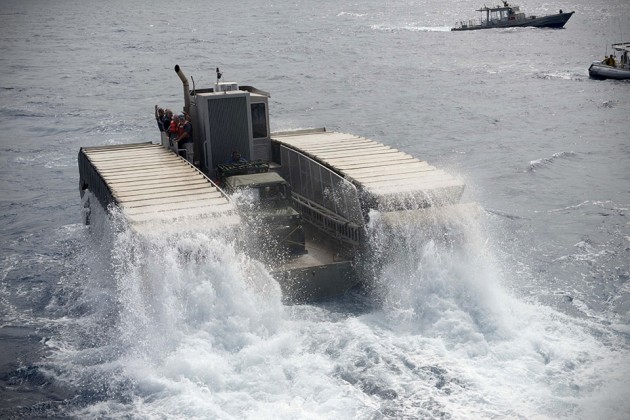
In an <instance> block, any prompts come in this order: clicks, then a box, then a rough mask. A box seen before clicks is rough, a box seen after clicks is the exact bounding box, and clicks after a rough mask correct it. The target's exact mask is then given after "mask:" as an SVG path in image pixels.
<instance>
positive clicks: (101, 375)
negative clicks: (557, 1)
mask: <svg viewBox="0 0 630 420" xmlns="http://www.w3.org/2000/svg"><path fill="white" fill-rule="evenodd" d="M582 3H584V4H580V2H578V3H577V4H575V10H576V14H575V15H574V16H573V17H572V19H571V20H570V21H569V23H568V24H567V28H566V29H565V30H562V31H545V30H533V29H519V30H504V31H478V32H477V31H475V32H474V33H472V32H471V33H457V34H455V33H451V32H449V31H446V30H445V29H446V28H447V27H448V26H449V25H451V24H452V23H453V22H455V21H456V20H461V19H465V18H472V17H474V16H475V12H474V9H475V8H477V7H478V6H480V4H474V2H472V3H469V4H468V5H459V4H458V5H452V4H451V5H445V4H443V3H442V2H434V1H429V0H424V1H421V2H420V3H417V2H416V3H413V4H412V3H409V2H402V3H395V4H392V3H382V2H371V1H370V2H364V3H361V4H355V3H352V4H349V3H348V4H345V3H338V2H324V3H318V4H314V3H313V4H311V3H307V2H298V3H295V4H277V5H276V4H263V3H257V2H252V3H251V4H249V5H248V6H247V7H242V5H240V4H235V5H227V4H226V5H220V6H217V5H214V6H212V7H209V6H208V5H207V4H205V3H203V4H202V3H201V2H195V1H191V2H187V1H185V2H182V3H180V4H178V12H177V13H176V14H175V15H174V13H173V10H172V9H171V8H169V7H166V6H164V7H160V8H157V9H156V7H155V4H154V3H151V4H146V5H145V4H143V3H142V2H140V3H124V2H114V3H111V2H110V3H107V4H105V3H103V4H90V5H89V6H88V5H82V4H76V3H74V2H66V1H60V2H56V3H55V9H56V10H55V12H54V13H53V11H52V10H46V6H40V5H37V6H36V5H35V3H33V2H10V3H9V4H8V5H6V6H5V12H4V14H1V15H0V19H2V22H3V40H2V41H1V43H2V45H3V46H4V47H5V49H6V51H8V54H5V55H4V61H2V67H3V70H5V71H3V76H2V77H1V78H0V98H1V101H0V126H2V127H3V133H4V135H3V137H2V140H1V141H0V143H1V145H2V153H1V154H0V174H1V175H2V177H1V179H2V196H1V197H0V203H1V211H2V216H3V220H4V221H5V228H4V229H3V235H2V236H3V241H2V242H3V244H2V250H3V251H2V265H1V271H0V273H1V275H2V277H1V281H0V304H1V306H0V308H1V309H0V314H1V321H2V324H1V325H2V328H0V343H1V344H0V345H1V346H2V348H3V350H4V351H2V352H0V354H1V356H0V366H1V367H0V392H1V393H2V394H3V395H2V398H1V399H0V400H1V401H2V402H0V414H2V415H5V414H6V415H8V416H16V417H38V416H39V417H44V416H51V417H61V416H67V415H75V416H77V417H98V418H102V417H124V416H129V417H132V418H135V417H137V418H152V417H155V418H162V417H164V416H166V417H185V418H231V417H238V418H349V417H355V418H438V417H442V418H587V419H590V418H623V417H624V414H625V413H627V412H630V407H628V403H627V401H628V398H627V397H628V391H627V390H628V389H629V387H628V379H627V378H628V373H629V372H628V371H629V369H628V363H629V362H628V360H629V358H628V351H629V345H628V333H629V330H628V325H629V323H630V319H629V318H628V313H629V312H628V311H629V309H630V299H629V296H630V290H628V284H630V282H628V280H629V268H628V260H630V258H628V256H629V253H630V231H629V230H628V208H629V206H630V195H629V194H628V188H627V185H629V181H630V179H628V176H629V173H630V172H629V171H628V169H630V165H629V163H628V162H629V158H630V149H629V148H628V142H627V138H628V136H627V133H628V115H630V102H629V101H628V95H627V92H628V84H627V83H619V82H596V81H591V80H589V79H588V76H587V74H586V69H587V67H588V63H590V61H592V60H594V59H596V58H599V57H600V56H601V55H603V53H604V51H605V47H606V45H607V44H609V43H611V42H613V41H616V40H617V37H618V34H617V32H619V31H618V30H617V29H616V27H617V26H619V27H620V28H624V27H628V26H629V25H628V23H625V24H624V22H623V19H624V16H625V17H627V16H630V11H629V10H628V4H626V2H621V1H620V2H613V4H610V3H609V2H603V1H600V2H595V3H592V2H589V3H588V4H586V3H585V2H582ZM235 6H236V7H235ZM521 6H522V7H523V8H524V9H526V10H527V11H530V12H532V13H539V14H540V13H543V12H548V11H547V10H544V7H546V6H544V5H539V4H536V3H535V2H532V1H531V0H529V1H527V2H526V3H523V2H521ZM563 8H565V9H566V8H567V7H563ZM219 15H220V16H221V17H220V18H217V16H219ZM180 16H186V19H182V18H180ZM86 22H91V23H86ZM618 23H621V25H618ZM175 63H178V64H180V65H181V66H182V68H183V69H184V70H185V72H186V73H187V74H188V75H189V76H193V77H194V79H195V82H196V83H198V86H199V85H202V84H204V85H205V84H209V83H212V82H213V81H214V73H213V69H214V67H216V66H219V67H221V68H222V70H223V71H224V74H225V77H226V79H228V80H235V81H238V82H241V83H244V84H253V85H254V86H256V87H259V88H262V89H264V90H267V91H270V92H271V93H272V98H271V114H272V115H271V119H272V122H271V124H272V128H273V129H274V130H280V129H290V128H303V127H313V126H323V125H325V126H327V127H328V128H329V129H336V130H340V131H346V132H353V133H356V134H358V135H363V136H366V137H370V138H374V139H376V140H379V141H382V142H384V143H386V144H389V145H391V146H393V147H397V148H400V149H402V150H404V151H407V152H409V153H412V154H414V155H416V156H418V157H420V158H421V159H426V160H428V161H429V162H430V163H433V164H435V165H436V166H439V167H443V168H445V169H447V170H448V171H449V172H453V173H455V174H457V175H459V176H461V177H462V178H464V179H465V180H466V183H467V192H466V197H465V199H466V200H467V201H475V202H478V203H479V204H480V205H481V207H482V208H484V209H485V210H484V211H482V212H481V213H480V215H479V216H478V217H477V218H473V219H470V218H469V217H468V215H461V217H458V218H457V219H456V221H457V222H458V223H457V229H456V232H457V233H456V234H453V233H452V231H451V233H450V234H449V235H447V236H444V232H443V231H440V230H429V231H427V230H425V229H424V228H420V227H411V228H404V227H400V228H399V230H397V231H396V232H395V237H396V238H398V239H399V240H400V242H399V245H398V246H397V247H394V248H393V249H388V251H390V252H387V253H386V252H385V250H384V249H382V248H378V246H377V245H378V243H379V240H380V238H381V236H380V235H381V233H382V232H381V231H380V230H379V228H378V226H373V230H372V235H373V240H374V244H375V248H374V250H375V253H374V257H375V258H376V257H382V258H379V261H382V262H384V263H383V265H382V266H381V267H380V268H381V269H382V271H378V275H377V276H376V278H375V283H374V284H373V285H372V286H373V287H372V288H371V289H370V290H369V293H368V292H366V291H353V292H352V293H349V294H348V295H347V296H344V297H341V298H339V299H333V300H330V301H326V302H321V303H319V304H316V305H303V306H284V305H282V303H281V299H280V295H279V290H278V288H277V285H275V283H274V282H273V281H272V279H271V278H270V277H269V275H268V274H267V273H266V271H265V269H264V268H263V267H261V266H260V264H259V263H257V262H255V261H252V260H250V259H248V258H246V257H245V256H243V255H241V254H239V253H238V252H237V251H235V250H234V248H233V247H232V246H231V245H230V244H229V243H225V242H223V241H222V239H220V238H214V237H204V236H203V235H199V236H195V237H186V238H162V239H161V240H160V241H157V242H146V243H138V241H137V239H134V237H133V236H131V235H129V233H128V232H127V231H126V230H125V229H124V227H122V226H119V225H118V224H117V223H112V222H111V221H109V222H107V223H102V224H101V222H106V219H105V217H104V216H103V215H98V214H95V215H94V221H95V223H94V224H93V225H92V226H91V227H90V228H89V229H88V228H86V227H84V226H83V225H82V224H81V223H80V219H81V201H80V199H79V194H78V189H77V183H78V182H77V181H78V173H77V167H76V153H77V152H78V148H79V147H80V146H91V145H97V144H98V145H100V144H121V143H129V142H138V141H151V140H154V139H155V137H156V134H157V130H155V127H154V122H153V120H152V113H153V105H154V104H156V103H159V104H160V105H163V106H167V107H171V108H173V109H179V108H180V107H181V99H180V97H181V83H180V82H179V80H178V79H177V77H176V76H175V74H174V73H173V71H172V68H173V66H174V64H175ZM115 220H116V219H114V222H115ZM182 247H185V248H186V249H188V250H189V251H190V252H192V251H193V250H194V251H195V253H198V254H203V255H205V256H206V259H204V260H203V262H198V261H195V262H192V261H183V260H181V257H180V254H178V253H176V252H175V251H174V249H175V248H182ZM392 251H395V252H392Z"/></svg>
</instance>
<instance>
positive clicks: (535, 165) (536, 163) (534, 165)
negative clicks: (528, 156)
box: [528, 152, 575, 172]
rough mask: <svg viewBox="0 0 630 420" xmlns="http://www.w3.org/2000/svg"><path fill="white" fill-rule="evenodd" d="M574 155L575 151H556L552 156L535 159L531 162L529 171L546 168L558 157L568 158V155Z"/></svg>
mask: <svg viewBox="0 0 630 420" xmlns="http://www.w3.org/2000/svg"><path fill="white" fill-rule="evenodd" d="M573 156H575V153H574V152H559V153H554V154H553V155H551V157H548V158H541V159H535V160H532V161H530V162H529V168H528V171H529V172H533V171H535V170H536V169H540V168H544V167H546V166H549V165H551V164H552V163H553V162H554V161H556V160H558V159H563V158H568V157H573Z"/></svg>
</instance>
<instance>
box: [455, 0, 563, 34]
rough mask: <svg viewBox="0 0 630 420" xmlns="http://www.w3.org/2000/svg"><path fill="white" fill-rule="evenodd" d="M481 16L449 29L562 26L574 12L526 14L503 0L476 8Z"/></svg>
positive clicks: (470, 29) (469, 29)
mask: <svg viewBox="0 0 630 420" xmlns="http://www.w3.org/2000/svg"><path fill="white" fill-rule="evenodd" d="M476 11H477V12H480V13H481V17H480V18H479V19H477V20H468V21H461V22H457V24H456V25H455V27H453V28H451V31H472V30H476V29H492V28H514V27H522V26H533V27H537V28H556V29H557V28H562V27H564V25H565V24H566V23H567V21H568V20H569V19H570V18H571V16H573V13H574V12H568V13H565V12H563V11H562V10H560V11H559V12H558V13H556V14H553V15H546V16H535V15H526V14H525V13H523V12H521V11H520V7H519V6H514V5H511V4H509V3H508V2H507V1H504V2H503V6H495V7H486V6H483V7H482V8H481V9H477V10H476Z"/></svg>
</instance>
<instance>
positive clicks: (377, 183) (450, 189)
mask: <svg viewBox="0 0 630 420" xmlns="http://www.w3.org/2000/svg"><path fill="white" fill-rule="evenodd" d="M272 138H273V140H276V141H278V142H280V143H282V144H283V145H285V146H287V147H289V148H292V149H296V150H299V151H300V152H301V153H302V154H304V155H306V156H308V157H310V158H311V159H313V160H315V161H317V162H319V163H321V164H323V165H324V166H327V167H329V168H331V169H333V170H334V171H335V172H337V173H338V174H339V175H341V176H343V177H344V178H346V179H347V180H349V181H351V182H352V183H354V184H355V185H356V186H357V187H359V188H361V189H363V190H367V191H369V192H370V193H371V194H373V195H374V196H376V197H377V198H385V199H386V198H388V197H392V196H393V195H395V194H401V193H402V194H404V193H411V194H416V193H420V194H426V195H427V196H431V195H440V194H443V193H444V194H449V195H456V196H457V200H458V199H459V196H461V193H462V192H463V190H464V183H463V182H461V181H460V180H458V179H456V178H455V177H453V176H452V175H450V174H448V173H446V172H444V171H442V170H440V169H438V168H436V167H434V166H432V165H429V164H428V163H427V162H425V161H421V160H419V159H416V158H415V157H413V156H411V155H409V154H407V153H404V152H401V151H399V150H396V149H394V148H392V147H389V146H385V145H384V144H381V143H378V142H376V141H374V140H370V139H366V138H364V137H358V136H355V135H352V134H345V133H336V132H322V131H314V132H299V133H295V134H290V133H280V134H274V135H272ZM457 200H453V201H457Z"/></svg>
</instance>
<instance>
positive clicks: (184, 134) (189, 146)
mask: <svg viewBox="0 0 630 420" xmlns="http://www.w3.org/2000/svg"><path fill="white" fill-rule="evenodd" d="M178 119H179V136H177V138H176V139H175V140H174V141H173V143H174V146H175V149H176V150H177V151H178V152H179V150H181V149H184V150H185V151H186V155H185V158H186V160H187V161H188V162H191V163H192V162H193V137H192V124H191V123H190V121H187V120H186V117H185V116H184V114H180V115H179V117H178Z"/></svg>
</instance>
